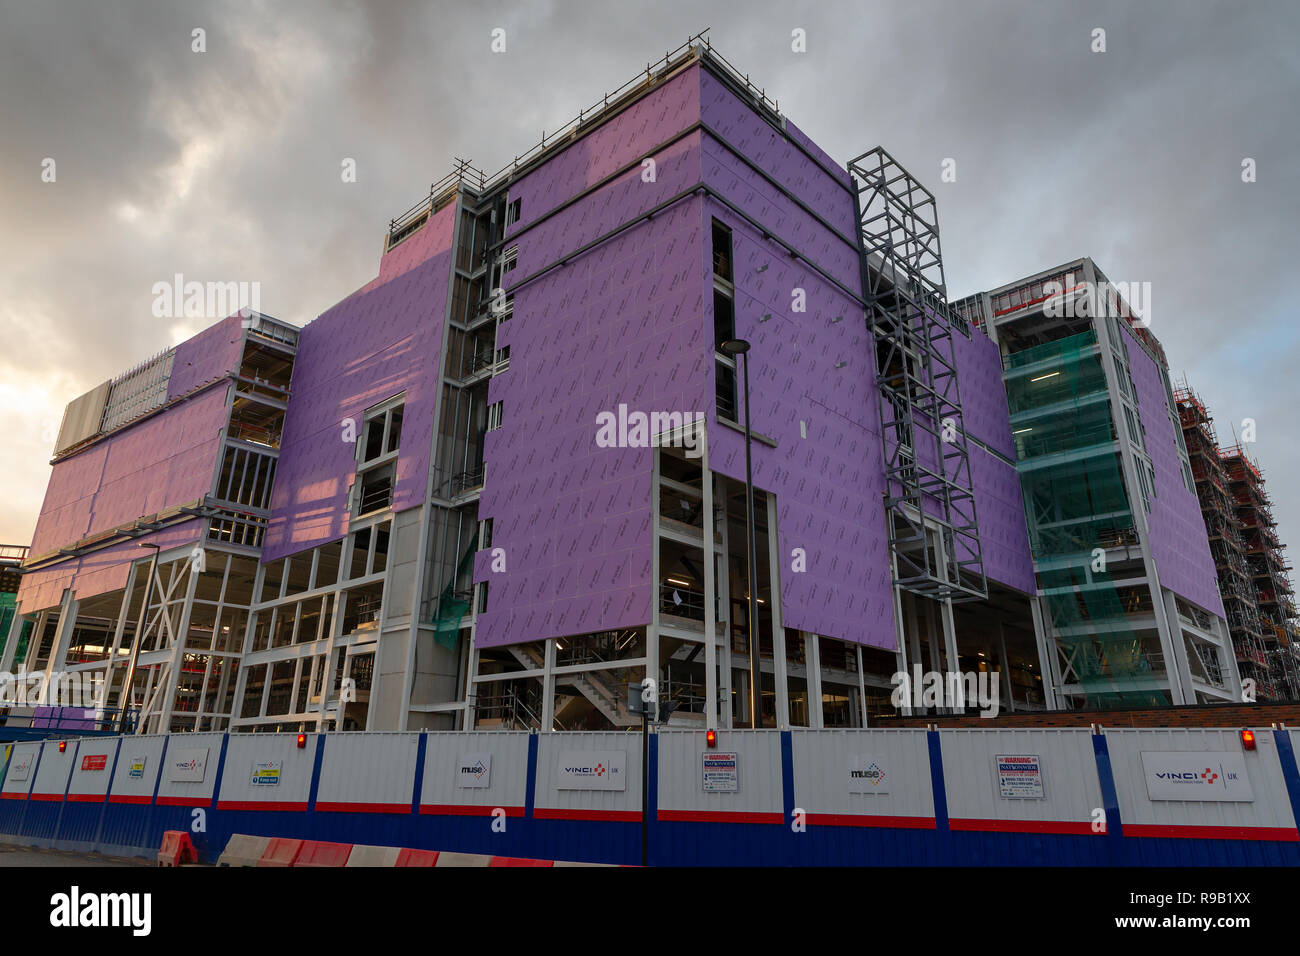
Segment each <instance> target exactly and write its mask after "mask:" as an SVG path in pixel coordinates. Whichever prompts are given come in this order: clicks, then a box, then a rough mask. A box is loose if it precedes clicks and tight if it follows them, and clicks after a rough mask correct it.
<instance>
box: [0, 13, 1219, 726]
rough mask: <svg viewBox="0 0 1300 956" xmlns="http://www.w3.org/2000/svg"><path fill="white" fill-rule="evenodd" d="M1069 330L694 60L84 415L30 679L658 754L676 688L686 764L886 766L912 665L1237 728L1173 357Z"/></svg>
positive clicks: (889, 177) (33, 625) (80, 407)
mask: <svg viewBox="0 0 1300 956" xmlns="http://www.w3.org/2000/svg"><path fill="white" fill-rule="evenodd" d="M1085 267H1086V270H1087V275H1088V277H1089V278H1090V279H1094V278H1095V277H1096V276H1097V275H1099V273H1096V270H1095V267H1093V266H1092V264H1091V263H1090V262H1088V263H1086V266H1085ZM1044 277H1046V276H1044ZM1044 277H1040V278H1044ZM1004 298H1005V299H1007V300H1008V301H1010V300H1011V299H1012V298H1015V302H1016V304H1015V306H1014V307H1010V306H1007V305H1005V303H1003V301H1002V300H1003V299H1004ZM1038 301H1040V302H1041V298H1040V299H1039V300H1038ZM1042 313H1043V310H1042V309H1041V308H1038V309H1034V308H1029V307H1027V306H1026V305H1025V300H1023V299H1022V298H1020V291H1019V287H1018V286H1017V287H1016V289H1014V290H1009V291H1006V292H1005V294H1004V292H1003V291H1002V290H999V291H998V292H995V293H991V294H987V295H985V296H982V297H974V298H973V299H972V300H968V301H966V302H964V303H961V304H958V305H957V306H956V307H953V306H951V305H950V304H949V302H948V298H947V288H946V284H945V280H944V272H943V261H942V258H941V255H940V245H939V230H938V221H937V213H936V210H935V201H934V196H933V195H932V194H931V193H929V191H928V190H926V189H925V188H924V186H923V185H922V184H921V183H919V182H918V181H917V180H916V179H915V178H914V177H913V176H911V175H910V174H909V173H908V172H907V171H906V170H905V169H903V168H902V167H901V166H900V165H899V164H898V163H897V162H895V160H894V159H893V158H892V157H891V156H890V155H889V153H888V152H886V151H885V150H884V149H881V148H876V149H871V150H868V151H866V152H864V153H863V154H862V155H860V156H859V157H857V158H856V159H854V160H852V161H851V162H849V163H848V164H846V165H840V164H838V163H837V162H835V161H834V160H833V159H831V157H829V156H828V155H827V154H826V153H825V152H824V151H822V150H821V149H820V148H819V147H817V145H816V144H815V143H813V142H812V140H811V139H809V138H808V137H807V136H806V135H805V134H804V133H803V132H802V131H801V130H799V128H798V127H797V126H795V124H794V123H793V122H791V121H790V120H789V118H788V117H786V116H785V115H784V114H783V113H781V112H780V110H779V108H778V105H777V104H776V102H775V101H773V100H772V99H770V98H769V97H768V96H767V95H766V93H765V92H764V91H763V90H761V89H759V88H757V87H755V86H754V85H753V84H752V83H751V82H749V80H748V78H747V77H746V76H745V75H743V74H742V73H740V72H739V71H737V70H736V69H735V68H733V67H732V66H731V65H730V64H729V63H727V61H726V60H725V59H724V58H723V57H721V56H720V55H719V54H718V53H717V52H716V51H715V50H713V49H712V47H711V46H710V45H709V44H708V42H707V40H702V39H700V38H693V39H692V40H691V41H690V42H688V43H687V44H686V45H684V46H683V47H682V48H680V49H678V50H677V51H674V52H673V53H671V54H669V55H667V56H666V57H665V58H664V59H663V60H662V61H660V62H659V63H656V64H653V65H651V66H647V68H646V70H645V71H644V72H643V73H639V74H638V75H637V76H636V77H635V78H633V80H632V81H630V82H629V83H627V84H625V85H624V86H623V87H621V88H619V89H618V90H615V91H613V92H611V93H609V94H607V95H606V96H605V97H603V98H602V99H601V100H598V101H597V102H596V103H595V104H594V105H593V106H592V107H591V108H590V109H587V110H584V111H582V112H581V113H580V114H579V115H578V116H577V117H576V118H575V119H574V120H573V121H572V122H571V123H569V124H567V125H565V126H564V127H562V128H561V129H560V130H559V131H557V132H555V133H552V134H549V135H548V136H547V137H546V138H544V139H543V141H542V142H541V143H540V144H538V145H537V146H536V147H534V148H533V149H532V150H530V151H529V152H528V153H526V154H524V155H523V156H520V157H517V158H516V159H515V161H514V162H513V163H510V164H509V165H507V166H506V167H505V168H503V169H502V170H500V171H499V172H497V173H496V174H493V175H485V174H483V173H482V172H480V171H478V170H477V169H475V168H474V167H472V166H471V165H470V164H468V163H465V162H457V165H456V167H455V169H454V170H453V172H452V173H451V174H450V175H449V176H447V177H445V178H444V179H442V180H440V181H439V182H437V183H435V184H434V186H433V187H432V188H431V189H430V191H429V194H428V195H427V196H425V197H424V198H422V199H421V201H420V202H418V203H417V204H416V205H415V206H413V207H412V208H411V209H410V210H408V211H407V212H405V213H403V214H402V215H401V216H399V217H397V218H396V219H393V220H392V221H390V222H389V223H388V229H387V234H386V236H385V237H384V241H383V246H382V250H381V255H380V261H379V264H378V275H377V276H376V277H375V278H374V279H373V280H372V281H370V282H368V283H367V284H366V285H365V286H363V287H362V288H361V289H358V290H357V291H356V292H354V293H353V294H351V295H350V296H348V297H346V298H345V299H343V300H342V301H341V302H339V303H337V304H336V305H334V306H332V307H331V308H330V309H328V310H326V311H325V312H324V313H323V314H321V315H320V316H319V317H318V318H316V319H315V320H314V321H312V322H311V323H309V324H308V325H306V326H305V327H303V328H302V329H297V328H294V327H292V326H290V325H287V324H286V323H283V322H279V321H277V320H274V319H271V318H269V317H267V316H263V315H260V314H256V313H252V314H245V315H242V316H238V315H237V316H231V317H229V318H227V319H224V320H222V321H219V322H217V323H216V324H215V325H213V326H212V327H211V328H209V329H207V330H205V331H203V332H201V333H199V334H198V335H197V336H195V337H194V338H192V339H190V340H188V341H187V342H184V343H181V344H180V345H178V346H177V347H175V348H174V349H171V350H168V351H167V352H164V353H162V354H161V355H159V356H156V357H155V358H153V359H151V360H149V361H148V362H146V363H144V364H142V365H141V366H139V367H137V368H136V369H133V370H131V371H130V372H128V373H126V374H124V375H121V376H118V377H117V378H115V379H113V380H111V381H109V382H105V383H103V385H101V386H99V387H98V388H96V389H93V390H92V391H91V392H89V393H87V395H85V396H82V397H81V398H79V399H77V400H75V401H74V402H73V403H72V404H70V405H69V406H68V410H67V413H66V414H65V418H64V423H63V427H62V430H61V432H60V435H59V438H58V442H57V445H56V448H55V461H54V471H53V475H52V477H51V481H50V485H49V488H48V490H47V495H46V500H45V504H44V507H43V508H42V513H41V516H40V520H39V521H38V524H37V529H36V535H35V540H34V541H33V544H32V549H31V551H32V553H31V555H30V557H29V558H28V559H27V560H26V561H25V563H24V566H23V571H24V574H23V582H22V586H21V590H20V593H19V610H20V615H19V616H18V617H17V618H16V619H15V623H14V624H13V625H12V626H11V628H10V636H11V638H16V637H17V635H18V634H19V631H20V630H21V628H22V627H29V628H30V629H31V635H32V639H31V640H30V641H29V642H28V643H27V644H26V645H23V647H24V654H23V656H22V657H18V656H17V651H18V646H19V644H18V641H17V640H11V641H10V643H9V644H8V646H7V647H6V649H5V654H4V658H3V662H2V663H3V666H5V667H15V668H16V667H18V666H21V667H23V668H25V669H27V670H29V671H30V670H45V671H47V672H54V671H62V670H74V671H75V670H88V671H95V672H97V673H98V674H99V675H100V676H102V677H103V683H104V686H105V687H106V688H107V689H108V699H107V701H106V703H107V704H108V705H109V706H116V705H117V704H118V703H119V702H127V703H129V704H130V706H134V707H141V708H142V713H141V715H140V719H139V722H138V726H139V727H140V728H141V729H142V730H145V731H149V732H165V731H186V730H220V729H231V730H244V731H255V730H262V731H267V730H276V729H284V730H289V729H297V728H306V729H314V728H320V729H349V728H365V729H370V730H408V729H420V728H432V729H470V728H492V727H496V728H501V727H507V728H520V727H530V728H538V729H545V730H564V729H588V730H603V729H614V728H625V727H629V726H632V725H634V724H635V723H636V721H637V717H636V715H635V713H633V712H632V711H631V710H630V708H629V701H628V694H627V688H628V685H629V684H636V683H639V682H640V681H641V680H642V679H643V678H646V677H653V678H655V679H656V680H657V681H658V685H659V687H660V689H661V696H662V698H664V699H667V700H670V701H672V702H673V704H674V705H675V707H676V710H675V712H674V714H673V718H672V720H673V722H674V723H676V724H685V725H687V726H690V725H696V726H714V727H722V728H731V727H755V726H769V727H776V726H779V727H787V726H804V727H811V728H821V727H852V726H863V725H864V724H865V723H866V722H867V720H868V718H869V716H870V715H871V714H873V713H879V712H882V711H888V712H892V711H893V710H894V707H895V705H894V703H893V702H891V694H892V691H893V690H894V682H893V681H892V679H891V678H892V676H893V674H894V673H895V672H897V671H904V672H908V671H911V669H912V668H913V666H917V667H919V668H921V669H922V670H926V671H936V672H947V673H968V674H975V673H996V674H999V675H1000V676H1001V678H1002V679H1001V681H1000V684H999V689H998V701H997V703H998V704H1000V706H1001V708H1002V709H1003V710H1021V709H1041V708H1044V707H1071V706H1094V707H1095V706H1107V705H1116V704H1124V703H1133V702H1142V703H1185V702H1194V701H1205V700H1222V699H1233V698H1235V691H1233V690H1231V688H1233V687H1234V686H1235V665H1234V662H1233V661H1232V657H1231V654H1230V653H1228V654H1227V660H1226V661H1224V660H1223V659H1222V656H1221V655H1220V653H1219V652H1220V650H1221V648H1222V646H1224V645H1226V642H1227V630H1226V625H1223V622H1222V620H1221V613H1222V609H1221V607H1220V603H1219V600H1218V596H1217V591H1216V588H1215V580H1214V572H1213V563H1212V561H1211V559H1210V556H1209V553H1208V546H1207V543H1206V540H1205V535H1204V533H1203V530H1202V528H1201V522H1200V516H1199V514H1198V513H1197V509H1196V501H1195V497H1194V494H1193V493H1192V490H1191V484H1190V481H1191V479H1190V473H1188V475H1187V478H1186V480H1187V486H1186V488H1184V487H1183V480H1184V472H1183V466H1184V465H1185V461H1186V459H1185V455H1184V454H1183V452H1182V451H1181V444H1180V441H1181V433H1180V432H1178V431H1177V429H1175V428H1173V427H1172V426H1171V425H1170V420H1171V417H1172V416H1173V414H1174V413H1173V411H1172V397H1171V396H1170V395H1169V393H1168V392H1167V389H1166V387H1165V378H1166V377H1167V376H1165V374H1164V369H1165V363H1164V358H1163V352H1162V351H1160V346H1159V343H1158V342H1156V341H1155V339H1154V337H1153V336H1150V334H1149V333H1148V332H1147V331H1146V330H1145V329H1142V328H1140V327H1136V326H1133V325H1130V324H1124V323H1121V325H1116V324H1114V322H1113V321H1112V322H1109V323H1108V322H1107V321H1105V320H1104V319H1100V320H1098V321H1096V322H1093V321H1091V320H1087V321H1072V320H1066V321H1058V320H1053V319H1049V318H1047V317H1046V316H1044V315H1043V314H1042ZM986 317H987V321H986ZM986 330H987V331H986ZM737 340H743V341H744V342H746V343H748V346H749V350H748V352H739V353H738V352H736V351H735V350H734V349H732V348H731V347H730V346H733V345H734V344H735V343H736V341H737ZM724 344H726V345H728V347H727V348H724V347H723V346H724ZM1130 369H1131V371H1130ZM1167 396H1168V398H1167ZM629 410H630V414H629ZM616 413H617V415H618V417H619V418H620V419H623V420H624V424H626V423H627V421H630V420H631V418H632V417H633V416H637V415H640V416H642V421H643V422H644V421H645V420H646V419H647V418H649V420H651V421H657V422H659V425H657V426H655V427H653V428H652V429H647V428H646V427H645V426H644V425H642V427H641V429H640V431H637V429H635V428H626V429H623V430H622V431H621V432H620V436H619V440H618V441H616V442H613V443H610V442H605V441H602V440H601V438H600V431H599V429H598V423H599V421H600V417H601V416H602V415H615V414H616ZM652 416H653V417H652ZM674 416H676V418H674ZM695 416H699V417H700V421H701V424H700V426H699V429H698V431H692V430H691V427H690V426H689V425H688V423H689V422H692V421H693V420H694V418H695ZM746 421H748V422H749V423H750V425H751V432H752V439H753V440H752V445H751V447H750V448H749V449H748V451H749V452H750V454H751V455H752V475H753V486H754V495H753V499H754V503H753V508H752V516H751V513H750V509H749V507H748V501H747V499H748V495H747V489H746V473H747V471H748V470H749V469H748V468H747V457H749V456H747V447H746V446H747V442H746V434H745V426H744V425H743V424H742V423H744V422H746ZM1126 423H1127V424H1126ZM1117 429H1122V431H1117ZM1144 435H1145V438H1144V437H1143V436H1144ZM1144 442H1146V443H1149V445H1150V450H1149V453H1148V449H1147V444H1144ZM1026 505H1028V506H1029V510H1030V515H1031V519H1030V520H1029V521H1028V523H1027V520H1026ZM1031 539H1032V544H1033V547H1032V548H1031ZM751 541H752V543H751ZM1098 549H1100V551H1101V557H1102V558H1103V559H1104V561H1106V562H1109V563H1108V568H1109V570H1108V571H1096V570H1095V569H1093V568H1092V565H1093V564H1094V563H1095V562H1096V561H1097V555H1096V552H1097V550H1098ZM751 565H752V568H751ZM751 646H756V647H757V649H758V654H757V657H758V666H757V667H756V668H755V667H753V666H751V660H750V648H751ZM131 662H134V664H133V663H131ZM128 675H129V676H128ZM751 700H752V703H751ZM897 706H898V707H899V708H901V709H902V710H903V711H904V712H912V711H913V710H914V709H916V708H917V707H927V706H931V705H928V704H924V703H922V704H919V705H918V704H917V703H916V702H915V701H914V700H911V699H907V698H904V699H903V700H902V701H901V703H898V705H897ZM935 706H938V707H943V708H945V709H948V708H953V707H960V703H954V702H953V701H950V700H949V701H945V702H944V703H942V704H939V705H935ZM755 707H757V711H756V710H755Z"/></svg>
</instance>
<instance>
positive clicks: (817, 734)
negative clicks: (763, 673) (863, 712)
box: [791, 729, 934, 818]
mask: <svg viewBox="0 0 1300 956" xmlns="http://www.w3.org/2000/svg"><path fill="white" fill-rule="evenodd" d="M791 737H792V743H793V747H794V802H795V806H796V807H799V808H801V809H803V810H804V811H805V812H807V813H809V814H818V813H838V814H862V815H864V816H896V817H923V818H929V817H933V816H934V787H933V785H932V784H931V781H930V750H929V744H928V743H927V742H926V732H925V730H912V729H900V730H872V729H864V730H848V729H844V730H835V729H832V730H792V731H791ZM859 757H870V758H871V759H872V760H873V761H874V762H877V763H882V764H883V768H882V769H883V770H884V773H885V777H884V781H883V783H882V786H883V787H884V788H885V789H884V792H880V791H876V792H864V793H853V792H851V786H853V785H852V784H851V782H850V781H851V778H850V775H849V770H850V764H851V763H853V762H854V761H856V760H857V758H859ZM861 789H865V787H861Z"/></svg>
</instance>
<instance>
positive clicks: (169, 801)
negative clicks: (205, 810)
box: [158, 797, 212, 807]
mask: <svg viewBox="0 0 1300 956" xmlns="http://www.w3.org/2000/svg"><path fill="white" fill-rule="evenodd" d="M211 802H212V798H211V797H159V798H158V806H160V807H206V806H207V805H208V804H210V803H211Z"/></svg>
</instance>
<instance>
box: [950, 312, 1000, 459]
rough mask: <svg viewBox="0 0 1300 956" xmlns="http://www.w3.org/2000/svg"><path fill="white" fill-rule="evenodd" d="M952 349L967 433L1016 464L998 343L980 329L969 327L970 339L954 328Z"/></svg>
mask: <svg viewBox="0 0 1300 956" xmlns="http://www.w3.org/2000/svg"><path fill="white" fill-rule="evenodd" d="M952 350H953V357H954V359H955V360H956V364H957V384H958V388H959V389H960V392H961V413H962V421H963V423H964V424H965V426H966V434H967V435H970V436H971V437H972V438H975V439H977V440H978V441H981V442H983V443H984V444H985V445H988V446H989V447H990V448H992V449H993V450H994V451H996V452H998V453H1000V454H1001V455H1003V456H1004V457H1006V458H1010V459H1011V460H1012V461H1015V458H1016V445H1015V442H1013V441H1012V440H1011V412H1010V410H1009V409H1008V407H1007V390H1006V386H1004V385H1003V384H1002V354H1001V352H999V350H998V347H997V344H996V343H995V342H994V341H993V340H992V339H990V338H989V337H988V336H987V335H985V334H984V333H983V332H981V331H980V330H979V329H976V328H972V329H971V335H970V338H967V337H966V336H964V335H962V334H961V331H960V330H959V329H953V333H952Z"/></svg>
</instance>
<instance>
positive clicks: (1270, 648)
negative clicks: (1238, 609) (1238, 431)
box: [1219, 445, 1300, 700]
mask: <svg viewBox="0 0 1300 956" xmlns="http://www.w3.org/2000/svg"><path fill="white" fill-rule="evenodd" d="M1219 454H1220V457H1221V458H1222V461H1223V469H1224V472H1225V473H1226V475H1227V479H1228V492H1229V495H1230V496H1231V499H1232V504H1233V507H1234V509H1235V512H1236V518H1237V522H1238V524H1239V525H1240V529H1241V537H1242V541H1243V543H1244V550H1245V555H1246V562H1247V565H1248V567H1249V571H1250V578H1251V584H1252V586H1253V587H1254V590H1255V606H1256V608H1257V609H1258V612H1259V630H1260V634H1261V637H1262V644H1263V649H1264V655H1265V660H1266V662H1267V668H1266V669H1265V671H1264V672H1265V674H1266V679H1265V680H1263V681H1260V683H1259V685H1258V687H1257V691H1258V693H1259V695H1260V696H1261V697H1267V698H1271V699H1274V700H1300V659H1298V658H1297V656H1296V646H1295V642H1294V640H1293V638H1294V635H1295V630H1296V622H1295V601H1294V592H1293V590H1292V588H1291V581H1290V577H1289V576H1288V573H1287V572H1289V571H1290V567H1289V566H1288V565H1287V564H1286V561H1285V558H1284V557H1283V548H1282V543H1281V542H1280V541H1279V540H1278V537H1277V530H1276V529H1277V524H1276V522H1275V521H1274V519H1273V512H1272V502H1271V501H1270V499H1269V497H1268V493H1267V492H1266V491H1265V490H1264V476H1263V474H1262V473H1261V472H1260V470H1259V466H1258V465H1256V464H1255V463H1254V462H1253V461H1251V460H1250V456H1249V455H1248V454H1247V453H1246V450H1245V448H1244V447H1242V446H1241V445H1234V446H1232V447H1231V448H1224V449H1220V452H1219Z"/></svg>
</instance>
